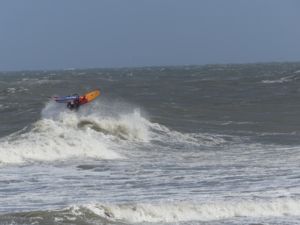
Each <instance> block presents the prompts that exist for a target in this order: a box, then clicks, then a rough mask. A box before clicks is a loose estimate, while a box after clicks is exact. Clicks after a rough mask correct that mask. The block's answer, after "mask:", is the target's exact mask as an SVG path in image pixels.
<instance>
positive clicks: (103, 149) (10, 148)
mask: <svg viewBox="0 0 300 225" xmlns="http://www.w3.org/2000/svg"><path fill="white" fill-rule="evenodd" d="M41 114H42V116H41V119H40V120H38V121H37V122H35V123H33V124H31V125H29V126H28V127H26V128H24V129H23V130H21V131H18V132H16V133H13V134H11V135H9V136H7V137H4V138H2V139H0V155H1V156H0V164H20V163H29V162H36V161H56V160H59V161H64V160H68V159H119V158H124V157H125V156H124V155H122V154H121V153H120V152H118V149H120V148H121V149H124V146H126V145H127V146H128V145H132V144H133V143H149V142H150V141H153V142H154V144H161V145H166V144H169V145H170V146H176V148H179V149H182V148H199V147H203V146H206V147H207V146H216V145H224V144H225V143H226V142H230V141H232V137H229V136H225V135H212V134H205V133H180V132H178V131H174V130H171V129H169V128H167V127H166V126H163V125H160V124H158V123H153V122H150V121H149V120H147V119H146V118H145V117H143V116H142V114H141V112H140V110H139V109H138V108H134V107H132V106H128V105H126V104H124V103H118V102H115V103H113V102H110V103H109V104H108V103H105V102H101V103H99V102H94V104H92V105H90V107H82V108H80V109H79V111H78V112H70V111H69V110H68V109H66V107H65V106H64V105H63V104H57V103H53V102H49V103H48V104H46V106H45V108H44V109H43V110H42V113H41Z"/></svg>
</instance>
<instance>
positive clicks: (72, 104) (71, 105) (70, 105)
mask: <svg viewBox="0 0 300 225" xmlns="http://www.w3.org/2000/svg"><path fill="white" fill-rule="evenodd" d="M73 96H76V98H75V99H74V100H72V101H70V102H68V104H67V107H68V109H70V110H73V109H75V110H78V108H79V106H80V101H79V95H78V94H74V95H73Z"/></svg>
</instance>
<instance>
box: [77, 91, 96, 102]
mask: <svg viewBox="0 0 300 225" xmlns="http://www.w3.org/2000/svg"><path fill="white" fill-rule="evenodd" d="M99 95H100V91H99V90H94V91H90V92H88V93H86V94H85V95H83V96H80V97H79V104H80V105H83V104H86V103H88V102H91V101H93V100H94V99H95V98H97V97H98V96H99Z"/></svg>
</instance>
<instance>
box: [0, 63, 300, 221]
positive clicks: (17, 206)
mask: <svg viewBox="0 0 300 225" xmlns="http://www.w3.org/2000/svg"><path fill="white" fill-rule="evenodd" d="M299 71H300V63H270V64H246V65H206V66H182V67H149V68H148V67H145V68H122V69H87V70H62V71H23V72H2V73H1V74H0V136H1V139H0V224H16V225H19V224H43V225H48V224H78V225H79V224H148V225H149V224H205V225H208V224H213V225H215V224H300V166H299V162H300V119H299V116H300V73H299ZM96 88H99V89H100V91H101V96H100V97H98V98H97V99H96V100H95V101H93V102H91V103H89V104H86V105H83V106H81V107H80V109H79V110H78V111H70V110H68V109H67V108H66V106H65V105H64V104H59V103H56V102H53V101H52V100H51V98H50V97H51V96H55V95H70V94H75V93H78V94H83V93H86V92H88V91H90V90H93V89H96Z"/></svg>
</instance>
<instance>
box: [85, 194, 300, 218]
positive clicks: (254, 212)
mask: <svg viewBox="0 0 300 225" xmlns="http://www.w3.org/2000/svg"><path fill="white" fill-rule="evenodd" d="M84 208H86V209H88V210H90V211H92V212H93V213H94V214H96V215H98V216H101V217H105V218H107V219H110V220H113V221H125V222H128V223H141V222H154V223H157V222H168V223H170V222H181V221H199V220H200V221H211V220H221V219H229V218H233V217H253V218H258V217H282V216H299V215H300V201H299V200H293V199H274V200H270V201H263V200H258V201H254V200H244V201H236V202H214V203H207V204H195V203H189V202H180V203H165V204H150V203H149V204H142V203H141V204H134V205H129V204H124V205H92V204H90V205H85V206H84Z"/></svg>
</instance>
